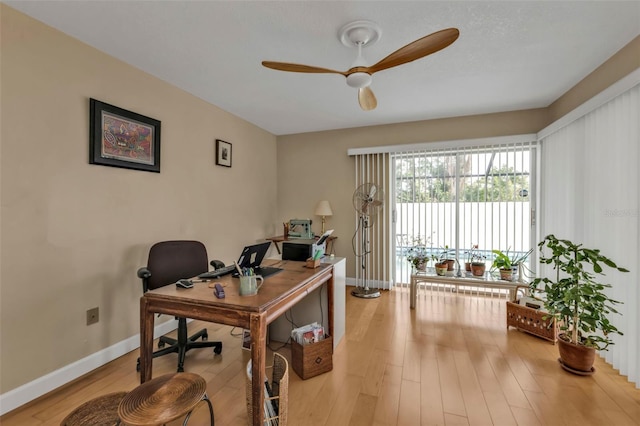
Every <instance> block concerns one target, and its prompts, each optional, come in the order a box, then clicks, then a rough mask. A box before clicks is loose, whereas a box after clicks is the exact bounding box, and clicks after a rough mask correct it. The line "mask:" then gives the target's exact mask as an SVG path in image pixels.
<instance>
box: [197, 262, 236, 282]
mask: <svg viewBox="0 0 640 426" xmlns="http://www.w3.org/2000/svg"><path fill="white" fill-rule="evenodd" d="M235 269H236V266H235V265H229V266H224V267H222V268H218V269H214V270H213V271H209V272H203V273H202V274H200V275H198V278H205V279H207V278H218V277H221V276H223V275H227V274H230V273H231V272H233V271H235Z"/></svg>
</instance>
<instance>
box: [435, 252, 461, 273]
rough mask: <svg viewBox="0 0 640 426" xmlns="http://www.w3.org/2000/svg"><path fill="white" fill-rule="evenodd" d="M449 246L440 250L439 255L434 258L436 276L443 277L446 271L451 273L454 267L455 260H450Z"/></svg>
mask: <svg viewBox="0 0 640 426" xmlns="http://www.w3.org/2000/svg"><path fill="white" fill-rule="evenodd" d="M450 252H451V250H450V249H449V246H444V248H441V249H440V254H439V255H438V256H434V257H435V260H436V274H438V275H445V274H446V272H448V271H453V267H454V265H455V262H456V261H455V259H450Z"/></svg>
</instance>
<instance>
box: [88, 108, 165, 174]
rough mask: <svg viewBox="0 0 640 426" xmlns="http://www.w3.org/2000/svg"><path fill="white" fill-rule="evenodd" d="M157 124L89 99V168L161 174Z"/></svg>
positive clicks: (158, 125)
mask: <svg viewBox="0 0 640 426" xmlns="http://www.w3.org/2000/svg"><path fill="white" fill-rule="evenodd" d="M160 124H161V123H160V121H159V120H156V119H154V118H151V117H147V116H144V115H142V114H138V113H135V112H132V111H128V110H126V109H123V108H119V107H117V106H114V105H109V104H107V103H105V102H101V101H99V100H97V99H93V98H91V99H90V106H89V164H98V165H102V166H111V167H121V168H125V169H134V170H143V171H147V172H155V173H160V127H161V126H160Z"/></svg>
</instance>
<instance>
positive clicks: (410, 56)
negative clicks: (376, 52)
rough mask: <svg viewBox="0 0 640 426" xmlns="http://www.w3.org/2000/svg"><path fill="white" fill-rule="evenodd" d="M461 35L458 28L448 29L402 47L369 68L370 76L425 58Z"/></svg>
mask: <svg viewBox="0 0 640 426" xmlns="http://www.w3.org/2000/svg"><path fill="white" fill-rule="evenodd" d="M459 35H460V31H458V29H457V28H447V29H445V30H441V31H437V32H435V33H433V34H429V35H427V36H424V37H422V38H420V39H418V40H416V41H414V42H411V43H409V44H407V45H406V46H404V47H401V48H400V49H398V50H396V51H395V52H393V53H392V54H391V55H389V56H387V57H386V58H384V59H382V60H381V61H379V62H378V63H377V64H375V65H372V66H370V67H369V68H368V72H369V74H373V73H374V72H378V71H382V70H386V69H387V68H391V67H396V66H398V65H402V64H406V63H407V62H411V61H415V60H416V59H420V58H423V57H425V56H427V55H430V54H432V53H435V52H437V51H438V50H442V49H444V48H445V47H447V46H449V45H450V44H451V43H453V42H454V41H456V39H457V38H458V36H459Z"/></svg>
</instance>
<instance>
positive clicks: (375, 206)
mask: <svg viewBox="0 0 640 426" xmlns="http://www.w3.org/2000/svg"><path fill="white" fill-rule="evenodd" d="M383 199H384V197H383V194H382V190H381V189H380V188H378V186H377V185H376V184H374V183H363V184H362V185H360V186H359V187H358V188H357V189H356V190H355V192H354V193H353V207H354V208H355V209H356V212H358V227H357V228H356V232H355V233H354V235H353V240H354V241H353V252H354V254H355V255H356V258H357V259H359V260H360V268H361V274H360V276H359V277H357V278H356V288H355V290H353V291H352V292H351V294H352V295H353V296H356V297H362V298H374V297H380V290H378V289H375V288H374V289H372V288H370V287H369V277H368V270H367V268H368V264H369V256H370V255H371V248H370V245H369V228H371V227H372V226H373V223H374V221H375V216H376V213H377V212H378V210H380V208H382V205H383V201H382V200H383ZM358 234H360V241H359V245H356V244H355V240H356V239H357V236H358Z"/></svg>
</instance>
